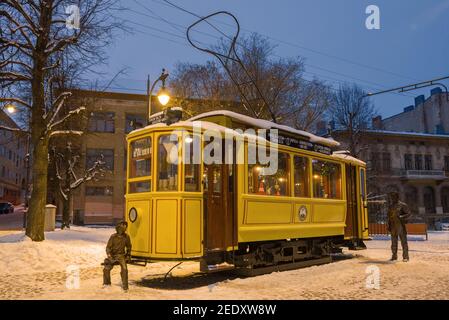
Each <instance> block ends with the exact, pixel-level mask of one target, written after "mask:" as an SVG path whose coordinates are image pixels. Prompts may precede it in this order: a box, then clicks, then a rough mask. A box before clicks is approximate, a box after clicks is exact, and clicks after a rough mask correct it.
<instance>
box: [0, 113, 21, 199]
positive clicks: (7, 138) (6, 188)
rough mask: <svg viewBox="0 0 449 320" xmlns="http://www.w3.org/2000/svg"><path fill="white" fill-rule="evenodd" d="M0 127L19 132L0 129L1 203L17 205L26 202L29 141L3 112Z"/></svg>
mask: <svg viewBox="0 0 449 320" xmlns="http://www.w3.org/2000/svg"><path fill="white" fill-rule="evenodd" d="M0 125H1V126H3V127H6V128H12V129H15V130H18V131H11V130H6V129H1V128H0V201H6V202H11V203H13V204H15V205H17V204H21V203H24V201H25V186H26V182H25V181H26V157H25V156H26V144H27V139H26V136H25V134H24V133H23V132H22V131H20V128H19V126H18V125H17V124H16V123H15V122H14V120H13V119H11V118H10V117H9V116H8V115H7V114H6V113H5V112H4V111H3V110H0Z"/></svg>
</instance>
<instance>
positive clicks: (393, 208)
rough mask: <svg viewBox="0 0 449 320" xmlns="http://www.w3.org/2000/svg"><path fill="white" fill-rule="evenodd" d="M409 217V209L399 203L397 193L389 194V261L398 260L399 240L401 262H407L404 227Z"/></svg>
mask: <svg viewBox="0 0 449 320" xmlns="http://www.w3.org/2000/svg"><path fill="white" fill-rule="evenodd" d="M410 216H411V212H410V209H409V207H408V206H407V205H406V204H405V203H403V202H401V201H399V193H397V192H390V193H389V194H388V231H389V232H390V234H391V252H392V256H391V261H395V260H397V259H398V238H399V239H400V240H401V246H402V258H403V261H404V262H408V260H409V255H408V243H407V230H406V228H405V225H406V223H407V219H408V218H409V217H410Z"/></svg>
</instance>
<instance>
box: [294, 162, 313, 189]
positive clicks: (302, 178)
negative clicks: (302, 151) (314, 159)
mask: <svg viewBox="0 0 449 320" xmlns="http://www.w3.org/2000/svg"><path fill="white" fill-rule="evenodd" d="M293 161H294V165H293V167H294V170H295V176H294V177H295V181H294V182H295V197H309V196H310V192H309V159H307V158H304V157H298V156H295V158H294V160H293Z"/></svg>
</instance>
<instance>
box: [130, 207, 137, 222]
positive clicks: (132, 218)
mask: <svg viewBox="0 0 449 320" xmlns="http://www.w3.org/2000/svg"><path fill="white" fill-rule="evenodd" d="M128 218H129V221H131V222H133V223H134V222H136V220H137V210H136V208H131V210H129V213H128Z"/></svg>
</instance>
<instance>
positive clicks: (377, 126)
mask: <svg viewBox="0 0 449 320" xmlns="http://www.w3.org/2000/svg"><path fill="white" fill-rule="evenodd" d="M372 127H373V129H374V130H382V127H383V126H382V116H377V117H374V118H373V119H372Z"/></svg>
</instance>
